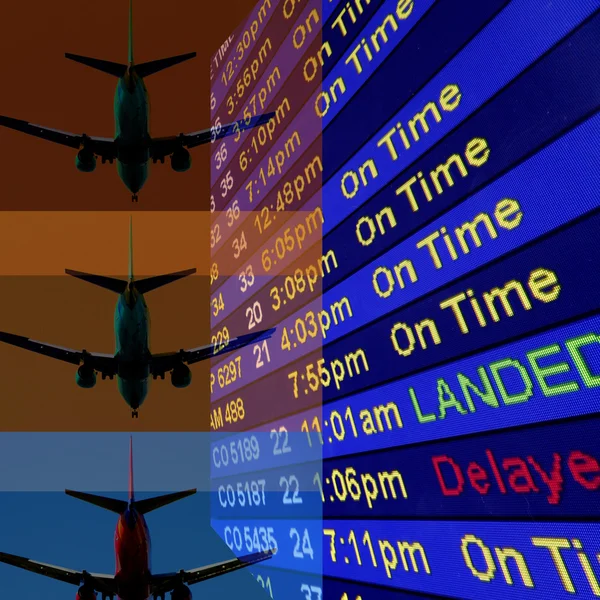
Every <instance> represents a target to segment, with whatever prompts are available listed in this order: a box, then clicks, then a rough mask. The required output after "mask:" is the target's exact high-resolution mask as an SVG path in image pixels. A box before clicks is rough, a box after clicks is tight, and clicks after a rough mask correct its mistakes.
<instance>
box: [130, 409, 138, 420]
mask: <svg viewBox="0 0 600 600" xmlns="http://www.w3.org/2000/svg"><path fill="white" fill-rule="evenodd" d="M131 418H132V419H137V418H138V411H137V410H132V411H131Z"/></svg>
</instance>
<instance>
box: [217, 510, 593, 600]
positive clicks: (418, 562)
mask: <svg viewBox="0 0 600 600" xmlns="http://www.w3.org/2000/svg"><path fill="white" fill-rule="evenodd" d="M212 525H213V527H214V529H215V531H216V532H217V533H218V534H219V535H220V536H221V538H222V539H223V540H224V541H225V543H226V544H227V545H228V546H229V547H230V548H231V549H232V550H233V551H234V552H236V553H243V552H248V551H250V550H249V549H251V548H255V549H258V551H260V548H265V547H267V545H268V544H276V545H277V548H278V550H277V553H276V555H275V556H274V557H273V558H272V559H271V560H270V561H269V567H277V568H281V569H289V570H292V571H299V572H306V573H310V574H316V575H319V574H320V573H321V569H322V575H323V576H325V577H327V576H332V577H339V578H343V579H348V580H350V581H361V582H365V583H369V584H379V585H385V586H390V587H394V588H400V589H404V590H407V591H414V592H423V593H429V594H439V595H445V596H454V597H457V598H468V599H473V600H479V599H480V598H481V597H483V596H485V597H486V598H494V599H496V598H497V599H500V598H509V599H512V598H515V599H519V600H520V599H521V598H524V597H530V598H539V599H540V600H541V599H543V600H547V599H548V598H572V597H573V596H574V595H575V597H577V598H595V597H597V596H598V594H599V593H600V584H599V583H598V578H597V575H596V572H597V571H596V569H597V558H596V555H597V554H598V552H599V551H600V535H599V534H600V530H599V525H598V524H597V523H552V522H537V523H531V522H529V523H524V522H514V521H505V522H480V521H453V522H435V521H385V520H381V521H374V520H368V521H360V520H356V521H352V522H348V521H340V520H335V521H312V520H307V521H282V520H277V521H267V520H265V521H251V520H244V521H232V522H228V521H216V520H214V521H213V522H212ZM254 551H257V550H254ZM592 565H594V566H592Z"/></svg>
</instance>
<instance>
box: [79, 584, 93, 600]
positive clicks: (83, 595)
mask: <svg viewBox="0 0 600 600" xmlns="http://www.w3.org/2000/svg"><path fill="white" fill-rule="evenodd" d="M75 600H96V592H95V591H94V588H93V587H91V586H89V585H82V586H81V587H80V588H79V589H78V590H77V595H76V596H75Z"/></svg>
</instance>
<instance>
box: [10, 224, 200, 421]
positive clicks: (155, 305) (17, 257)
mask: <svg viewBox="0 0 600 600" xmlns="http://www.w3.org/2000/svg"><path fill="white" fill-rule="evenodd" d="M208 218H209V214H208V213H205V212H195V213H164V212H146V213H140V214H138V215H136V216H135V217H134V219H133V238H134V272H135V274H136V275H138V276H143V275H155V274H160V273H165V272H172V271H178V270H182V269H186V268H190V267H196V268H197V269H198V272H199V273H200V274H206V273H207V272H208V261H209V260H210V257H209V252H208V241H207V239H206V238H205V237H203V235H202V234H201V232H202V231H206V228H207V226H206V224H205V222H207V221H208ZM199 232H200V233H199ZM128 239H129V215H128V214H127V213H123V212H112V213H111V212H101V213H91V212H45V213H42V212H4V213H0V275H1V277H0V330H2V331H8V332H11V333H17V334H20V335H26V336H29V337H32V338H34V339H38V340H41V341H44V342H49V343H53V344H57V345H62V346H67V347H70V348H74V349H79V350H81V349H84V348H85V349H86V350H88V351H93V352H109V353H110V352H113V351H114V337H113V315H114V308H115V303H116V300H117V296H116V294H114V293H112V292H110V291H107V290H103V289H101V288H99V287H97V286H94V285H91V284H89V283H86V282H84V281H80V280H78V279H74V278H71V277H68V276H66V275H63V273H64V269H65V267H67V268H72V269H77V270H83V271H87V272H93V273H98V274H104V275H117V276H124V275H125V274H126V273H127V264H128ZM146 300H147V303H148V307H149V309H150V316H151V319H152V329H151V342H152V350H153V351H154V352H166V351H171V350H179V349H180V348H191V347H195V346H199V345H203V344H206V343H210V323H209V318H210V317H209V314H210V309H209V279H208V277H206V276H192V277H189V278H187V279H184V280H181V281H177V282H174V283H172V284H170V285H168V286H165V287H164V288H160V289H157V290H155V291H153V292H151V293H149V294H148V295H147V297H146ZM208 369H209V365H208V364H203V363H199V364H197V365H194V366H193V367H192V374H193V380H192V385H191V386H190V387H188V388H187V389H184V390H177V389H175V388H173V387H172V386H171V383H170V380H169V377H168V376H167V377H166V378H165V380H164V381H160V380H157V381H153V382H152V383H151V389H150V393H149V395H148V398H147V400H146V403H145V404H144V405H143V406H142V408H141V410H140V417H139V419H138V420H135V419H132V418H131V417H130V410H129V408H128V406H127V405H126V404H125V402H124V401H123V400H122V399H121V397H120V395H119V393H118V390H117V386H116V380H113V381H110V380H105V381H102V380H101V379H99V381H98V383H97V385H96V387H95V388H93V389H92V390H83V389H80V388H79V387H77V385H76V384H75V380H74V377H75V370H76V368H75V367H74V366H72V365H69V364H66V363H61V362H60V361H56V360H53V359H50V358H47V357H44V356H38V355H36V354H34V353H31V352H27V351H25V350H22V349H20V348H14V347H12V346H8V345H5V344H0V430H2V431H24V430H26V431H55V430H58V431H108V430H110V431H130V430H133V431H138V430H140V431H208V428H209V423H208V405H209V371H208Z"/></svg>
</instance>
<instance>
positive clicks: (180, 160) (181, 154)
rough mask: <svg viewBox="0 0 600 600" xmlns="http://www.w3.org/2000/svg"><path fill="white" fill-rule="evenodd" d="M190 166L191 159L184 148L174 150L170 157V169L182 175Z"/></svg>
mask: <svg viewBox="0 0 600 600" xmlns="http://www.w3.org/2000/svg"><path fill="white" fill-rule="evenodd" d="M191 166H192V157H191V156H190V153H189V152H188V151H187V150H186V149H185V148H179V149H178V150H175V152H173V154H172V155H171V168H172V169H173V171H177V173H184V172H185V171H187V170H188V169H189V168H190V167H191Z"/></svg>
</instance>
